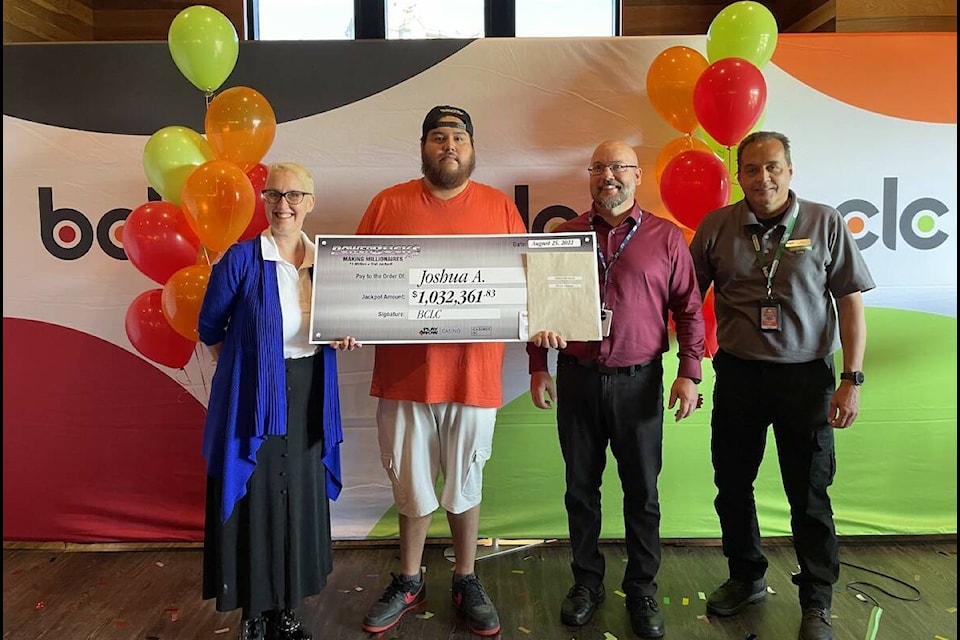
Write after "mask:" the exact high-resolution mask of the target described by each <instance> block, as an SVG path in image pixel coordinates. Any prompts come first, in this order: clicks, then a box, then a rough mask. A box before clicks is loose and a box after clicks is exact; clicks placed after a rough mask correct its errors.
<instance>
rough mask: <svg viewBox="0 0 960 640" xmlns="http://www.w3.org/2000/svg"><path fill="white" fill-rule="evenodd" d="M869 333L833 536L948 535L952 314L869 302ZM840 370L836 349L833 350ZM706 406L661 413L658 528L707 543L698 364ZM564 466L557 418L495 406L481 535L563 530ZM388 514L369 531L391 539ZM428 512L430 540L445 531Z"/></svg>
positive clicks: (616, 509)
mask: <svg viewBox="0 0 960 640" xmlns="http://www.w3.org/2000/svg"><path fill="white" fill-rule="evenodd" d="M867 326H868V329H869V338H868V347H867V354H866V358H865V365H864V371H865V372H866V375H867V381H866V384H865V385H864V386H863V389H862V392H861V410H860V417H859V419H858V420H857V423H856V425H855V426H854V427H852V428H850V429H846V430H842V431H838V432H837V433H836V442H837V467H838V470H837V476H836V480H835V482H834V486H833V489H832V490H831V495H832V497H833V506H834V513H835V517H836V523H837V532H838V533H839V534H840V535H875V534H945V533H956V532H957V515H956V509H957V489H956V487H957V394H956V389H957V322H956V319H955V318H949V317H944V316H938V315H932V314H925V313H918V312H911V311H902V310H896V309H879V308H869V309H867ZM673 353H675V349H674V350H673V351H672V353H671V354H668V355H667V356H666V357H665V360H664V362H665V365H666V366H665V369H666V372H665V373H666V375H665V380H664V387H665V388H666V389H669V385H670V384H671V383H672V381H673V376H674V375H675V371H676V369H675V364H674V363H675V356H674V355H672V354H673ZM838 366H839V354H838ZM700 388H701V390H702V391H703V393H704V396H705V399H704V407H703V409H701V410H699V411H697V412H696V413H695V414H694V416H693V417H691V418H688V419H687V420H684V421H682V422H679V423H676V422H673V420H672V417H671V416H672V413H671V412H669V411H668V412H667V421H666V424H665V428H664V461H663V472H662V473H661V475H660V502H661V511H662V523H661V535H662V536H663V537H665V538H717V537H719V535H720V531H719V526H718V524H717V518H716V514H715V513H714V511H713V498H714V487H713V470H712V467H711V464H710V426H709V416H710V410H711V407H712V402H711V399H710V393H711V390H712V388H713V370H712V368H711V366H710V363H709V361H706V362H705V363H704V379H703V382H702V383H701V385H700ZM563 491H564V482H563V463H562V460H561V458H560V447H559V444H558V443H557V434H556V423H555V414H554V412H553V411H540V410H538V409H536V408H534V407H533V405H532V404H531V403H530V399H529V397H528V396H527V395H523V396H521V397H519V398H516V399H514V400H513V401H511V402H509V403H508V404H507V405H506V406H505V407H504V408H503V409H502V410H501V411H500V413H499V416H498V419H497V431H496V435H495V437H494V451H493V457H492V458H491V459H490V461H489V462H488V463H487V465H486V469H485V471H484V500H483V508H482V512H481V522H480V535H481V537H498V538H554V537H559V538H564V537H567V520H566V513H565V511H564V509H563ZM602 492H603V510H604V522H603V531H602V535H603V537H605V538H622V537H623V517H622V513H621V512H622V508H621V505H622V502H621V495H622V494H621V491H620V480H619V478H618V477H617V475H616V465H615V462H614V460H613V458H612V457H610V458H609V462H608V465H607V470H606V473H605V475H604V482H603V489H602ZM756 497H757V507H758V510H759V514H760V526H761V530H762V532H763V535H765V536H784V535H789V534H790V522H789V512H788V507H787V502H786V498H785V497H784V493H783V488H782V486H781V483H780V474H779V469H778V466H777V460H776V451H775V443H774V439H773V437H772V435H771V436H770V437H769V439H768V447H767V454H766V456H765V458H764V462H763V464H762V465H761V469H760V475H759V478H758V480H757V483H756ZM397 535H398V531H397V520H396V512H395V510H394V509H391V510H390V511H388V512H387V513H386V514H384V517H383V518H381V520H380V522H379V523H377V525H376V527H375V528H374V529H373V531H372V532H371V534H370V537H371V538H390V537H396V536H397ZM449 535H450V534H449V529H448V528H447V524H446V519H445V518H443V517H442V516H438V517H437V518H435V519H434V521H433V523H432V524H431V529H430V536H431V537H439V538H446V537H449Z"/></svg>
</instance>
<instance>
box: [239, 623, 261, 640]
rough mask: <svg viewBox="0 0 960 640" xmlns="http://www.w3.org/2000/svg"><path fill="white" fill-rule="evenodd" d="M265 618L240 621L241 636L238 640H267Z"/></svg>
mask: <svg viewBox="0 0 960 640" xmlns="http://www.w3.org/2000/svg"><path fill="white" fill-rule="evenodd" d="M265 626H266V625H265V623H264V620H263V618H244V619H243V620H241V621H240V635H238V636H237V640H265V635H264V634H265V632H266V630H265Z"/></svg>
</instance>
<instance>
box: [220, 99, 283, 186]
mask: <svg viewBox="0 0 960 640" xmlns="http://www.w3.org/2000/svg"><path fill="white" fill-rule="evenodd" d="M203 126H204V130H205V131H206V134H207V141H208V142H209V143H210V146H211V147H213V151H214V153H216V154H217V158H219V159H220V160H229V161H230V162H233V163H234V164H236V165H238V166H239V167H240V168H241V169H243V171H244V173H246V172H247V171H250V170H251V169H253V168H254V167H255V166H257V164H258V163H259V162H260V161H261V160H262V159H263V157H264V156H265V155H267V151H268V150H269V149H270V145H271V144H273V138H274V136H275V135H276V133H277V116H276V115H275V114H274V113H273V107H271V106H270V103H269V102H267V99H266V98H264V97H263V95H262V94H260V93H258V92H257V91H255V90H253V89H251V88H250V87H232V88H230V89H227V90H226V91H223V92H222V93H221V94H220V95H218V96H217V97H216V98H214V99H213V100H211V101H210V104H209V105H208V106H207V115H206V117H205V118H204V121H203Z"/></svg>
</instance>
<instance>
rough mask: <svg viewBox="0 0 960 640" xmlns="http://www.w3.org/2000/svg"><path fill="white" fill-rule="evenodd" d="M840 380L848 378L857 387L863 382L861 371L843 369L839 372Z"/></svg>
mask: <svg viewBox="0 0 960 640" xmlns="http://www.w3.org/2000/svg"><path fill="white" fill-rule="evenodd" d="M840 379H841V380H849V381H850V382H852V383H853V384H854V386H857V387H859V386H860V385H862V384H863V379H864V378H863V371H844V372H843V373H841V374H840Z"/></svg>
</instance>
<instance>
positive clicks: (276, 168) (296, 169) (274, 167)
mask: <svg viewBox="0 0 960 640" xmlns="http://www.w3.org/2000/svg"><path fill="white" fill-rule="evenodd" d="M283 171H289V172H290V173H292V174H293V175H295V176H297V177H298V178H299V179H300V182H301V183H302V184H303V190H304V191H306V192H307V193H313V194H315V193H316V191H314V184H313V176H312V175H311V174H310V171H308V170H307V168H306V167H305V166H303V165H302V164H298V163H296V162H277V163H275V164H271V165H270V168H269V169H268V170H267V182H269V181H270V176H272V175H273V174H275V173H281V172H283Z"/></svg>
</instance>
